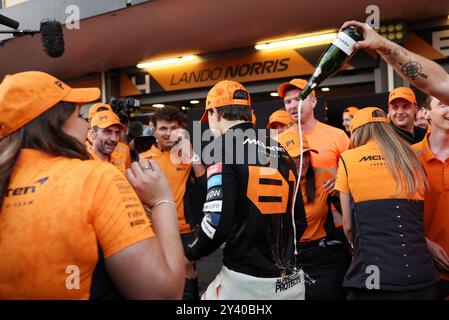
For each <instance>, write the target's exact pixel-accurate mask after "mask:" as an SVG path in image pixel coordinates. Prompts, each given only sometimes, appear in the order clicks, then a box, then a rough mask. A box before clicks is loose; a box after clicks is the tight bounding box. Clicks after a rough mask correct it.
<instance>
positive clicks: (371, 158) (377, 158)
mask: <svg viewBox="0 0 449 320" xmlns="http://www.w3.org/2000/svg"><path fill="white" fill-rule="evenodd" d="M381 160H385V157H384V156H381V155H375V156H363V157H362V158H361V159H360V160H359V162H364V161H381Z"/></svg>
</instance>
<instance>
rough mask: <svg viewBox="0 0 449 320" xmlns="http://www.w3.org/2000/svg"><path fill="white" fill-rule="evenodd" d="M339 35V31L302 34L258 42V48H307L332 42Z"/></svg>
mask: <svg viewBox="0 0 449 320" xmlns="http://www.w3.org/2000/svg"><path fill="white" fill-rule="evenodd" d="M336 37H337V32H329V33H322V34H315V35H309V36H306V35H304V36H301V37H297V38H294V39H287V40H279V41H272V42H268V43H260V44H256V45H255V48H256V49H257V50H267V49H278V48H284V47H292V48H305V47H312V46H318V45H322V44H328V43H331V42H332V41H333V40H334V39H335V38H336Z"/></svg>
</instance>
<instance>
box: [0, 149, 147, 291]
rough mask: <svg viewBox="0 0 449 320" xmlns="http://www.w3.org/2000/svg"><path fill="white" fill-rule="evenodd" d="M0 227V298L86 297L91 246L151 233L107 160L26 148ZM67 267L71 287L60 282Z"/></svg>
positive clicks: (93, 257) (107, 249)
mask: <svg viewBox="0 0 449 320" xmlns="http://www.w3.org/2000/svg"><path fill="white" fill-rule="evenodd" d="M0 230H1V231H0V299H89V298H90V290H91V286H92V282H93V279H94V270H95V268H96V265H97V262H98V261H99V246H100V248H101V250H102V252H103V255H104V258H105V259H106V258H108V257H111V256H112V255H114V254H115V253H117V252H119V251H120V250H122V249H124V248H126V247H128V246H130V245H132V244H135V243H137V242H139V241H142V240H144V239H148V238H151V237H153V236H154V232H153V229H152V228H151V226H150V222H149V220H148V218H147V216H146V214H145V211H144V209H143V206H142V204H141V202H140V201H139V198H138V197H137V195H136V193H135V192H134V190H133V188H132V187H131V185H130V184H129V183H128V181H127V180H126V178H125V177H124V176H123V175H122V174H120V173H119V172H118V171H117V170H115V169H113V166H111V165H110V164H107V163H104V162H98V161H96V160H87V161H81V160H79V159H69V158H65V157H54V156H51V155H49V154H47V153H44V152H41V151H37V150H33V149H23V150H22V151H21V153H20V156H19V159H18V161H17V164H16V167H15V169H14V171H13V174H12V176H11V180H10V183H9V186H8V190H7V193H6V196H5V197H4V201H3V205H2V208H1V211H0ZM73 268H75V269H76V268H77V269H78V270H79V275H80V276H79V279H80V280H79V289H76V290H74V289H68V287H67V283H69V284H70V283H71V282H70V281H71V280H70V279H73V278H69V277H70V275H73V274H74V272H76V271H73V270H74V269H73ZM67 281H68V282H67Z"/></svg>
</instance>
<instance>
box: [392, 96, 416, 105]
mask: <svg viewBox="0 0 449 320" xmlns="http://www.w3.org/2000/svg"><path fill="white" fill-rule="evenodd" d="M397 99H404V100H406V101H408V102H410V103H414V104H416V101H414V100H413V99H411V98H408V97H403V96H397V97H394V98H393V99H391V100H389V101H388V103H392V102H393V101H394V100H397Z"/></svg>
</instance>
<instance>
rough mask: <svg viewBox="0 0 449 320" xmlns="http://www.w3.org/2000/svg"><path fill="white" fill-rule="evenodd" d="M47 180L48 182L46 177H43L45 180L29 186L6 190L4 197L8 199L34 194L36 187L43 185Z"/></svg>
mask: <svg viewBox="0 0 449 320" xmlns="http://www.w3.org/2000/svg"><path fill="white" fill-rule="evenodd" d="M47 180H48V177H45V178H42V179H39V180H37V181H35V182H34V183H33V184H32V185H30V186H23V187H18V188H11V189H8V190H6V195H5V197H9V196H13V197H17V196H22V195H27V194H31V193H35V192H36V190H37V187H39V186H41V185H43V184H44V183H45V182H47Z"/></svg>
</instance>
